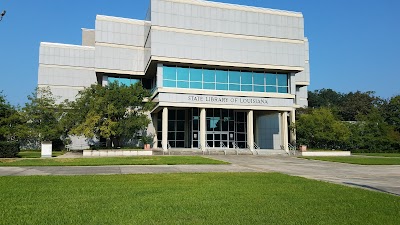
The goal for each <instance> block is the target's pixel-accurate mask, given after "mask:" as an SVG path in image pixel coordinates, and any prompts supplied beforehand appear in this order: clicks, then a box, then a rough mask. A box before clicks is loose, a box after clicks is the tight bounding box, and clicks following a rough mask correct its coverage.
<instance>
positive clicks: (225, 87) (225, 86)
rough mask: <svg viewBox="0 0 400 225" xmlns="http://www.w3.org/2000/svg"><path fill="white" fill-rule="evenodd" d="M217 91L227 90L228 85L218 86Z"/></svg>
mask: <svg viewBox="0 0 400 225" xmlns="http://www.w3.org/2000/svg"><path fill="white" fill-rule="evenodd" d="M216 89H217V90H228V84H218V83H217V86H216Z"/></svg>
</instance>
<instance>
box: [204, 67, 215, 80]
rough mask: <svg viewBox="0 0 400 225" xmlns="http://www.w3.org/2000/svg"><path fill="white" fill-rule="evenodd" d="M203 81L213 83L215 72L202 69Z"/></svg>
mask: <svg viewBox="0 0 400 225" xmlns="http://www.w3.org/2000/svg"><path fill="white" fill-rule="evenodd" d="M203 81H204V82H215V70H207V69H203Z"/></svg>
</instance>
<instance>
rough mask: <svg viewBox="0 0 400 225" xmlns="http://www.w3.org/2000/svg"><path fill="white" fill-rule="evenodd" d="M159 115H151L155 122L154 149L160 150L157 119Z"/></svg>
mask: <svg viewBox="0 0 400 225" xmlns="http://www.w3.org/2000/svg"><path fill="white" fill-rule="evenodd" d="M157 115H158V114H153V115H151V118H152V120H153V126H154V138H153V148H158V137H157V134H158V130H157V127H158V121H157V119H158V116H157Z"/></svg>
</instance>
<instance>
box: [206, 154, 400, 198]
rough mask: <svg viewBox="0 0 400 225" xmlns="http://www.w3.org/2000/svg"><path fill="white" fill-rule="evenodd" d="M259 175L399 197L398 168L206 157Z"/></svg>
mask: <svg viewBox="0 0 400 225" xmlns="http://www.w3.org/2000/svg"><path fill="white" fill-rule="evenodd" d="M209 157H210V158H213V159H218V160H224V161H227V162H230V163H232V165H235V166H240V167H244V168H249V169H250V168H251V169H256V170H258V171H263V172H264V171H275V172H280V173H285V174H289V175H293V176H300V177H305V178H309V179H315V180H322V181H328V182H333V183H337V184H344V185H349V186H355V187H361V188H366V189H371V190H376V191H382V192H387V193H391V194H395V195H398V196H400V166H399V165H391V166H377V165H368V166H366V165H353V164H346V163H335V162H324V161H318V160H307V159H300V158H296V157H284V156H217V155H216V156H209Z"/></svg>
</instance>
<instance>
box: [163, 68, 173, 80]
mask: <svg viewBox="0 0 400 225" xmlns="http://www.w3.org/2000/svg"><path fill="white" fill-rule="evenodd" d="M163 76H164V79H169V80H176V67H170V66H164V69H163Z"/></svg>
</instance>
